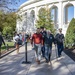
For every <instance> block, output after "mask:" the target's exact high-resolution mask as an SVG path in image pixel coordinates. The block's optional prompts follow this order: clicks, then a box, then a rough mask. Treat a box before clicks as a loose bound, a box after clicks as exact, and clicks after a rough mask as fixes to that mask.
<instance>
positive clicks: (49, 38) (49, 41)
mask: <svg viewBox="0 0 75 75" xmlns="http://www.w3.org/2000/svg"><path fill="white" fill-rule="evenodd" d="M44 43H45V59H46V62H47V63H48V62H50V57H51V53H52V43H54V44H55V39H54V35H53V34H52V33H51V31H50V30H47V35H46V36H45V40H44Z"/></svg>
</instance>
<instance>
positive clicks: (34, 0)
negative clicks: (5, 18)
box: [18, 0, 74, 11]
mask: <svg viewBox="0 0 75 75" xmlns="http://www.w3.org/2000/svg"><path fill="white" fill-rule="evenodd" d="M42 1H45V2H46V1H47V3H48V1H49V3H56V2H65V1H74V0H51V1H50V0H31V1H27V2H25V3H23V4H22V5H21V6H20V7H19V9H18V11H20V9H22V8H23V7H25V6H27V5H30V4H34V3H37V2H42ZM44 4H45V3H44ZM39 5H40V4H39ZM39 5H38V6H39Z"/></svg>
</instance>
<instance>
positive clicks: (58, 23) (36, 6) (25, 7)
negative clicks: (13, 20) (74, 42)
mask: <svg viewBox="0 0 75 75" xmlns="http://www.w3.org/2000/svg"><path fill="white" fill-rule="evenodd" d="M46 6H48V8H49V9H50V11H53V15H54V17H53V21H54V25H55V27H56V29H58V28H62V29H63V33H64V34H65V33H66V30H67V27H68V25H69V20H68V15H69V14H68V13H69V12H68V8H69V7H73V11H72V13H71V14H73V18H75V0H28V1H27V2H25V3H23V4H22V5H21V6H20V7H19V11H18V14H19V15H21V16H22V20H21V21H19V20H18V21H17V31H25V32H34V31H35V29H36V27H35V23H36V19H37V18H38V16H37V15H38V11H39V10H41V9H42V8H45V7H46Z"/></svg>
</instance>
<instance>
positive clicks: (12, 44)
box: [1, 42, 14, 50]
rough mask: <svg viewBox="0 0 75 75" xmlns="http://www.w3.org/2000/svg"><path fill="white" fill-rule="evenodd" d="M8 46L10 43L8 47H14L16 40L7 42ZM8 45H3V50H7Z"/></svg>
mask: <svg viewBox="0 0 75 75" xmlns="http://www.w3.org/2000/svg"><path fill="white" fill-rule="evenodd" d="M5 44H6V46H7V45H8V48H13V47H14V42H5ZM6 46H4V44H3V45H2V47H1V50H6Z"/></svg>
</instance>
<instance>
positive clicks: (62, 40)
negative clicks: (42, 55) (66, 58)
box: [55, 33, 64, 44]
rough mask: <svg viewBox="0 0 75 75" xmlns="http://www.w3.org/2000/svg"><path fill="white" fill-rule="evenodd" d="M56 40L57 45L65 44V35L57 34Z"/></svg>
mask: <svg viewBox="0 0 75 75" xmlns="http://www.w3.org/2000/svg"><path fill="white" fill-rule="evenodd" d="M55 40H56V43H57V44H63V42H64V35H63V34H59V33H58V34H56V36H55Z"/></svg>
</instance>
